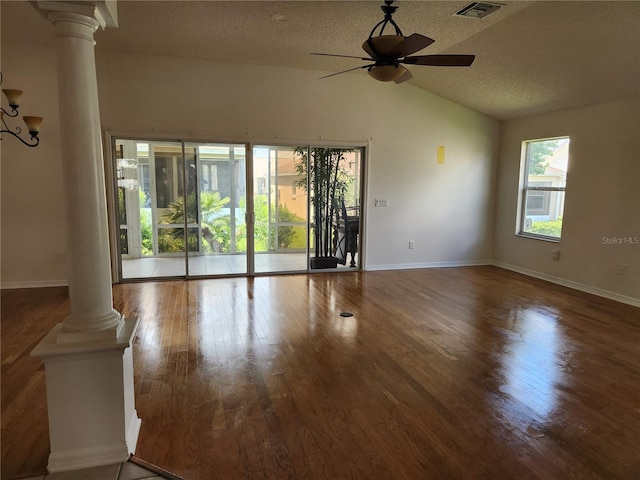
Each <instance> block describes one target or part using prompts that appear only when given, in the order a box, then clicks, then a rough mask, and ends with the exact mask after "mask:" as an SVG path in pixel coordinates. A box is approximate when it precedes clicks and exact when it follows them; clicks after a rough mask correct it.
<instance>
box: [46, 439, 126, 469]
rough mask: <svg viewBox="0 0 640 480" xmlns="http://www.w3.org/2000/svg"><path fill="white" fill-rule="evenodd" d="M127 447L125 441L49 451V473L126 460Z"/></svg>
mask: <svg viewBox="0 0 640 480" xmlns="http://www.w3.org/2000/svg"><path fill="white" fill-rule="evenodd" d="M128 459H129V448H127V445H126V443H124V442H123V443H118V444H115V445H109V446H106V447H91V448H83V449H78V450H74V451H66V452H58V453H51V455H49V465H48V466H47V470H49V473H56V472H70V471H72V470H80V469H83V468H91V467H100V466H103V465H113V464H116V463H122V462H126V461H127V460H128Z"/></svg>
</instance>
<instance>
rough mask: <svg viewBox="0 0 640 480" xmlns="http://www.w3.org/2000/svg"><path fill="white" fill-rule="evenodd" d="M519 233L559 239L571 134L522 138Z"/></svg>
mask: <svg viewBox="0 0 640 480" xmlns="http://www.w3.org/2000/svg"><path fill="white" fill-rule="evenodd" d="M522 150H523V152H524V156H523V158H522V162H523V169H522V172H523V174H522V180H521V184H522V197H521V199H520V202H521V209H520V217H519V226H518V233H519V234H520V235H526V236H528V237H539V238H544V239H551V240H553V239H560V237H561V235H562V216H563V214H564V195H565V187H566V179H567V165H568V163H569V137H560V138H550V139H545V140H530V141H526V142H523V149H522Z"/></svg>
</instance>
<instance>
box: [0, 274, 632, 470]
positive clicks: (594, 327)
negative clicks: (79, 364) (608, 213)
mask: <svg viewBox="0 0 640 480" xmlns="http://www.w3.org/2000/svg"><path fill="white" fill-rule="evenodd" d="M114 304H115V307H116V308H117V309H118V310H119V311H121V312H123V313H125V314H126V315H127V316H138V317H139V318H140V328H139V330H138V334H137V336H136V340H135V345H134V351H133V352H134V361H135V384H136V390H137V392H136V403H137V409H138V414H139V416H140V417H141V418H142V429H141V432H140V438H139V442H138V448H137V451H136V455H137V456H138V457H140V458H142V459H144V460H147V461H149V462H152V463H154V464H156V465H159V466H161V467H163V468H165V469H167V470H169V471H173V472H175V473H177V474H179V475H181V476H183V477H184V478H185V479H187V480H213V479H225V480H228V479H245V478H247V479H249V478H251V479H253V478H261V479H278V480H279V479H334V480H338V479H409V480H414V479H466V478H469V479H510V478H513V479H534V478H535V479H570V478H574V479H639V478H640V449H639V445H640V309H638V308H634V307H631V306H628V305H624V304H620V303H617V302H614V301H609V300H606V299H603V298H600V297H595V296H592V295H588V294H584V293H581V292H577V291H573V290H570V289H567V288H563V287H559V286H556V285H552V284H549V283H546V282H543V281H539V280H536V279H532V278H528V277H525V276H522V275H518V274H515V273H512V272H509V271H506V270H502V269H499V268H494V267H470V268H455V269H453V268H452V269H429V270H405V271H393V272H366V273H361V272H360V273H358V272H353V273H343V274H340V275H335V274H318V275H309V276H306V275H292V276H279V277H258V278H255V279H246V278H232V279H216V280H200V281H171V282H157V283H137V284H124V285H116V286H114ZM67 309H68V302H67V299H66V289H61V288H49V289H36V290H6V291H3V292H2V478H3V479H13V478H19V477H21V476H28V475H34V474H38V473H43V472H44V470H45V467H46V462H47V454H48V432H47V420H46V406H45V391H44V373H43V369H42V367H41V365H40V363H39V361H38V359H34V358H31V357H30V355H29V354H30V351H31V350H32V349H33V347H34V346H35V345H36V344H37V342H38V341H39V340H40V338H42V337H43V336H44V334H45V333H46V332H48V330H49V329H50V328H51V327H52V326H53V325H54V324H55V323H57V322H60V321H61V320H62V319H63V318H64V315H65V314H66V312H67ZM343 311H347V312H351V313H353V316H352V317H341V316H340V315H339V314H340V312H343Z"/></svg>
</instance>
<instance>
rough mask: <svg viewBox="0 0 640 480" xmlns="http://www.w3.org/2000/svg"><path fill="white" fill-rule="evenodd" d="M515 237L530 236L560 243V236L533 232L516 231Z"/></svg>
mask: <svg viewBox="0 0 640 480" xmlns="http://www.w3.org/2000/svg"><path fill="white" fill-rule="evenodd" d="M516 237H522V238H530V239H532V240H542V241H543V242H551V243H560V240H561V239H560V238H556V237H547V236H545V235H535V234H533V233H516Z"/></svg>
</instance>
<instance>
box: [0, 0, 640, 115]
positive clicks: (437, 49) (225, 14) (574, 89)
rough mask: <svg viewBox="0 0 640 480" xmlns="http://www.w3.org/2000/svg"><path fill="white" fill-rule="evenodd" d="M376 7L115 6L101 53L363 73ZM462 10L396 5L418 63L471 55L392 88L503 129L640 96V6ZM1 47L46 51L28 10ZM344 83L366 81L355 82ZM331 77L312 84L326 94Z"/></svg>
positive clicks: (15, 6)
mask: <svg viewBox="0 0 640 480" xmlns="http://www.w3.org/2000/svg"><path fill="white" fill-rule="evenodd" d="M382 3H383V2H382V1H381V0H380V1H378V0H373V1H372V0H360V1H343V2H331V1H310V0H306V1H279V2H274V1H237V0H236V1H123V0H119V1H118V20H119V27H118V28H117V29H107V30H105V31H101V32H98V33H97V34H96V40H97V47H96V48H97V49H98V50H100V49H105V50H114V51H124V52H136V53H145V54H155V55H170V56H181V57H192V58H201V59H210V60H215V61H220V62H234V63H246V64H260V65H272V66H280V67H293V68H302V69H310V70H317V71H318V77H320V76H322V75H325V74H328V73H331V72H337V71H340V70H344V69H348V68H351V67H355V66H358V65H359V64H360V61H359V60H357V59H345V58H332V57H318V56H311V55H310V53H311V52H326V53H336V54H345V55H355V56H360V55H362V54H363V53H364V52H363V51H362V49H361V45H362V42H363V41H364V40H365V39H366V38H367V37H368V36H369V33H370V31H371V29H372V28H373V26H374V25H375V24H376V23H377V22H378V21H380V20H381V19H382V17H383V13H382V12H381V10H380V8H379V6H380V5H381V4H382ZM468 3H470V2H468V1H464V0H463V1H458V0H454V1H444V2H439V1H405V0H399V1H398V2H396V5H397V6H398V7H399V9H398V11H397V13H396V14H395V15H394V19H395V21H396V22H397V23H398V25H399V26H400V28H401V29H402V31H403V33H404V34H405V35H409V34H411V33H414V32H417V33H421V34H423V35H426V36H428V37H431V38H433V39H435V40H436V42H435V43H434V44H433V45H431V46H429V47H427V48H426V49H425V50H423V51H421V52H419V54H434V53H464V54H474V55H476V61H475V63H474V64H473V65H472V66H471V67H470V68H442V67H425V66H410V67H409V68H410V70H411V72H412V74H413V79H412V80H410V81H409V82H407V83H404V84H400V85H396V84H395V83H393V82H391V83H389V84H388V85H387V88H396V89H397V88H411V87H410V86H408V84H410V85H414V86H416V87H419V88H422V89H425V90H428V91H430V92H432V93H435V94H437V95H440V96H442V97H445V98H448V99H450V100H452V101H454V102H457V103H459V104H462V105H465V106H467V107H470V108H472V109H474V110H477V111H479V112H482V113H484V114H486V115H488V116H491V117H493V118H496V119H499V120H505V119H510V118H517V117H521V116H527V115H532V114H536V113H543V112H547V111H553V110H558V109H563V108H571V107H576V106H582V105H588V104H595V103H601V102H606V101H611V100H617V99H621V98H626V97H632V96H640V21H638V19H639V18H640V2H635V1H633V2H616V1H598V2H581V1H578V2H575V1H574V2H565V1H539V2H528V1H501V2H500V3H502V4H503V5H502V7H501V8H500V9H499V10H498V11H496V12H494V13H492V14H491V15H489V16H487V17H485V18H482V19H470V18H459V17H454V16H453V14H454V13H455V12H456V11H457V10H459V9H460V8H462V7H464V6H465V5H467V4H468ZM1 16H2V42H3V43H4V42H13V41H16V42H36V43H47V42H51V41H52V36H53V35H52V33H53V27H52V26H51V25H50V24H49V23H48V22H46V21H45V20H44V19H43V18H42V17H41V16H40V15H39V14H38V13H37V12H36V11H35V10H34V8H33V7H32V6H31V5H30V4H29V3H28V2H7V1H2V3H1ZM345 75H361V76H363V79H362V80H363V81H371V82H374V81H375V80H373V79H371V78H369V77H368V76H367V75H366V71H364V70H358V71H355V72H353V73H347V74H345ZM335 78H336V77H331V78H326V79H323V80H318V81H319V82H332V81H335Z"/></svg>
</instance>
